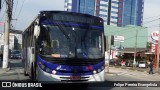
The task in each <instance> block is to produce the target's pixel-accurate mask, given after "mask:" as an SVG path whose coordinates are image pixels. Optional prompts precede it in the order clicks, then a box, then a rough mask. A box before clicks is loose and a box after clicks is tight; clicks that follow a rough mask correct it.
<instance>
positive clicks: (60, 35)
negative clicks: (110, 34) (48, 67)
mask: <svg viewBox="0 0 160 90" xmlns="http://www.w3.org/2000/svg"><path fill="white" fill-rule="evenodd" d="M41 33H42V34H40V35H41V36H40V38H41V40H40V41H41V42H40V45H41V48H40V50H39V51H40V54H41V55H43V56H46V57H56V58H80V59H98V58H103V55H104V52H103V49H104V48H103V43H102V38H103V32H102V31H101V30H96V29H89V28H83V27H74V26H65V25H62V24H61V25H50V24H49V25H41Z"/></svg>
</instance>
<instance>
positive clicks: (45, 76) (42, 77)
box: [37, 67, 105, 83]
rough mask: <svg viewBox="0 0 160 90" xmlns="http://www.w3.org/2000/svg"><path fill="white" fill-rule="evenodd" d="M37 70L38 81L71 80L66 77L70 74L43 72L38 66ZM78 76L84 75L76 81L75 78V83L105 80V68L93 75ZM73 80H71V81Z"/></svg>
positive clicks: (62, 81) (60, 81)
mask: <svg viewBox="0 0 160 90" xmlns="http://www.w3.org/2000/svg"><path fill="white" fill-rule="evenodd" d="M37 70H38V74H37V79H38V80H39V81H52V82H54V83H56V82H57V83H65V82H71V80H70V79H68V78H70V76H65V75H53V74H49V73H47V72H44V71H43V70H42V69H40V67H38V68H37ZM80 77H81V78H82V77H85V78H83V79H81V80H78V81H76V80H75V81H76V83H80V82H85V83H89V82H103V81H104V80H105V70H102V71H101V72H100V73H96V74H93V75H84V76H80ZM75 81H74V80H73V82H75Z"/></svg>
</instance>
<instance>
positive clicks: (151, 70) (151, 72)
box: [149, 61, 154, 74]
mask: <svg viewBox="0 0 160 90" xmlns="http://www.w3.org/2000/svg"><path fill="white" fill-rule="evenodd" d="M149 68H150V70H149V74H154V73H153V61H151V62H150V64H149Z"/></svg>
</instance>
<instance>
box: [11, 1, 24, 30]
mask: <svg viewBox="0 0 160 90" xmlns="http://www.w3.org/2000/svg"><path fill="white" fill-rule="evenodd" d="M24 2H25V0H23V2H22V6H21V8H20V11H19V13H18V15H17V18H18V17H19V16H20V14H21V12H22V8H23V5H24ZM16 26H17V21H16V23H15V26H14V28H16Z"/></svg>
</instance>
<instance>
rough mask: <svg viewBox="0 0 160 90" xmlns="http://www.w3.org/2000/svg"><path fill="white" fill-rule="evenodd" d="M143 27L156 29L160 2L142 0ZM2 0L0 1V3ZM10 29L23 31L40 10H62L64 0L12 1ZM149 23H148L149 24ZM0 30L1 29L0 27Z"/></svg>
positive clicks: (157, 0) (0, 16) (1, 17)
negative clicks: (143, 2)
mask: <svg viewBox="0 0 160 90" xmlns="http://www.w3.org/2000/svg"><path fill="white" fill-rule="evenodd" d="M144 1H145V4H144V15H143V16H144V26H145V27H149V28H148V29H149V32H151V31H154V30H157V29H158V23H159V22H158V20H156V21H154V22H150V21H152V20H155V19H158V18H159V17H160V12H159V8H160V0H144ZM3 2H4V0H2V3H3ZM13 8H14V9H13V19H17V20H12V27H13V28H15V29H18V30H24V29H25V28H26V27H27V26H28V25H29V24H30V23H31V21H32V20H33V19H34V18H35V17H36V15H37V14H38V12H39V11H40V10H62V11H63V10H64V0H14V7H13ZM4 12H5V6H4V5H2V10H1V12H0V22H4V18H5V14H4ZM149 22H150V23H149ZM154 26H156V27H154ZM0 29H2V27H0Z"/></svg>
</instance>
